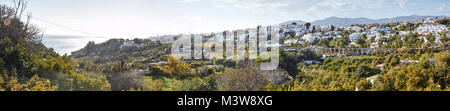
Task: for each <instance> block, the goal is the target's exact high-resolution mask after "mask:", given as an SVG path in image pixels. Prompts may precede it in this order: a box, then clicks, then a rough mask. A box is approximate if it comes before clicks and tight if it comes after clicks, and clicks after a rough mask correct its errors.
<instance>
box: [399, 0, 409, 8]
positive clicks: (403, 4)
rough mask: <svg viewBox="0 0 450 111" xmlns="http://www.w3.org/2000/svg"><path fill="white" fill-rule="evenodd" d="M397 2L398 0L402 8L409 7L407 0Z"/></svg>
mask: <svg viewBox="0 0 450 111" xmlns="http://www.w3.org/2000/svg"><path fill="white" fill-rule="evenodd" d="M397 2H398V5H399V6H400V8H402V9H406V8H408V7H407V3H408V1H407V0H397Z"/></svg>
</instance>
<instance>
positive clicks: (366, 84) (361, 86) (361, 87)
mask: <svg viewBox="0 0 450 111" xmlns="http://www.w3.org/2000/svg"><path fill="white" fill-rule="evenodd" d="M356 88H358V91H369V90H370V89H371V88H372V83H370V81H369V80H365V79H364V80H360V81H359V82H358V83H356Z"/></svg>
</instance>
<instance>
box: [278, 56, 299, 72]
mask: <svg viewBox="0 0 450 111" xmlns="http://www.w3.org/2000/svg"><path fill="white" fill-rule="evenodd" d="M298 63H299V60H298V58H297V57H296V56H295V55H293V54H291V53H289V52H286V51H284V50H283V49H281V50H280V64H279V67H280V68H282V69H284V70H286V71H287V72H288V74H289V75H290V76H292V77H294V78H295V77H296V76H297V74H298V72H299V70H298V68H297V64H298Z"/></svg>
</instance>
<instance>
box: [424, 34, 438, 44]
mask: <svg viewBox="0 0 450 111" xmlns="http://www.w3.org/2000/svg"><path fill="white" fill-rule="evenodd" d="M425 38H426V39H427V40H428V41H429V42H430V43H431V44H433V43H434V41H435V40H436V37H434V35H433V34H432V33H429V34H428V35H427V36H426V37H425Z"/></svg>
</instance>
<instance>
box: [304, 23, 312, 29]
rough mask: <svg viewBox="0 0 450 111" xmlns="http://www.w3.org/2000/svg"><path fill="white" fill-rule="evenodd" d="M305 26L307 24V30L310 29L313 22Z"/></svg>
mask: <svg viewBox="0 0 450 111" xmlns="http://www.w3.org/2000/svg"><path fill="white" fill-rule="evenodd" d="M305 26H306V30H309V28H310V27H311V23H309V22H308V23H306V24H305Z"/></svg>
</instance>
